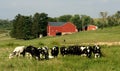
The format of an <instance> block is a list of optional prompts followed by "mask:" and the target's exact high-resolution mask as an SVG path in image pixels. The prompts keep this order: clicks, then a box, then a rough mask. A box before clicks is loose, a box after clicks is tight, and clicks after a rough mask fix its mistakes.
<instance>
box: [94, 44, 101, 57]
mask: <svg viewBox="0 0 120 71" xmlns="http://www.w3.org/2000/svg"><path fill="white" fill-rule="evenodd" d="M93 54H94V57H95V58H99V57H101V48H100V47H99V46H98V45H95V46H93Z"/></svg>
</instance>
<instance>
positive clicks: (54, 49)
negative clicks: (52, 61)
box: [51, 46, 59, 57]
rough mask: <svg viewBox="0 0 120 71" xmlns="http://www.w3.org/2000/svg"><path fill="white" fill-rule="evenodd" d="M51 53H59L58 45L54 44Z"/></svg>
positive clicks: (55, 54)
mask: <svg viewBox="0 0 120 71" xmlns="http://www.w3.org/2000/svg"><path fill="white" fill-rule="evenodd" d="M51 54H52V56H54V57H57V56H58V54H59V47H58V46H54V47H53V48H51Z"/></svg>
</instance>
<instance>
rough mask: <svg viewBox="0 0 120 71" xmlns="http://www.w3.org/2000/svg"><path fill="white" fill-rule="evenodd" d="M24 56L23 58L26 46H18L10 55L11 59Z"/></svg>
mask: <svg viewBox="0 0 120 71" xmlns="http://www.w3.org/2000/svg"><path fill="white" fill-rule="evenodd" d="M20 55H22V56H23V57H24V56H25V46H18V47H16V48H15V49H14V50H13V52H12V53H10V55H9V59H11V58H13V57H14V56H17V57H18V56H20Z"/></svg>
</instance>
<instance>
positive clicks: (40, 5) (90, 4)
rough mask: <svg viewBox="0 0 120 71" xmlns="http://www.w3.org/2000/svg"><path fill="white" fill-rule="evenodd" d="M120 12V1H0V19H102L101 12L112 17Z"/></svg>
mask: <svg viewBox="0 0 120 71" xmlns="http://www.w3.org/2000/svg"><path fill="white" fill-rule="evenodd" d="M117 11H120V0H0V19H10V20H11V19H14V17H15V16H16V15H17V14H21V15H25V16H29V15H34V14H35V13H36V12H38V13H42V12H44V13H46V14H48V16H49V17H59V16H62V15H68V14H70V15H74V14H79V15H88V16H91V17H92V18H98V17H100V12H107V13H108V15H112V14H114V13H116V12H117Z"/></svg>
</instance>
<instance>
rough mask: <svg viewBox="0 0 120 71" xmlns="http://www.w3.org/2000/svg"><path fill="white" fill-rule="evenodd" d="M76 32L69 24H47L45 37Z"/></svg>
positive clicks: (73, 26) (71, 24)
mask: <svg viewBox="0 0 120 71" xmlns="http://www.w3.org/2000/svg"><path fill="white" fill-rule="evenodd" d="M75 32H77V28H76V26H75V25H74V24H73V23H71V22H48V26H47V35H48V36H56V35H64V34H72V33H75Z"/></svg>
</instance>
